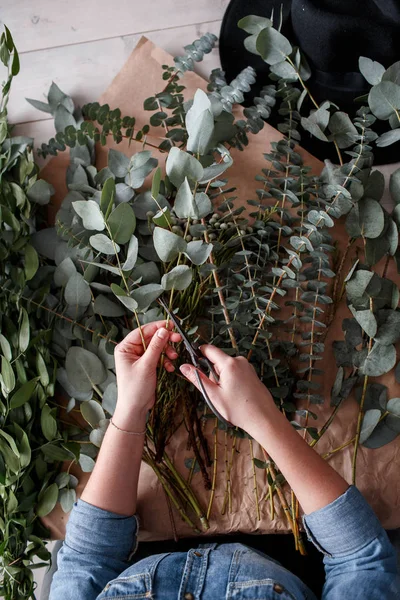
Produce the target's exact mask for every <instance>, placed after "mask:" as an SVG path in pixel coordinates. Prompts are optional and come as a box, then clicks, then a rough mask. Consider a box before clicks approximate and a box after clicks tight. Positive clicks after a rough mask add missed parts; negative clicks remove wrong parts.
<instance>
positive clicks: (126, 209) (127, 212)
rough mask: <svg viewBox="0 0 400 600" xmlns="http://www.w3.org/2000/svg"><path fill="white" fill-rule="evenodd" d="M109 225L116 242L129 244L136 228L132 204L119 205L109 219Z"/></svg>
mask: <svg viewBox="0 0 400 600" xmlns="http://www.w3.org/2000/svg"><path fill="white" fill-rule="evenodd" d="M107 225H108V228H109V230H110V234H111V236H112V239H113V240H114V242H117V243H118V244H126V243H128V242H129V240H130V239H131V236H132V234H133V232H134V231H135V227H136V216H135V213H134V212H133V209H132V207H131V206H130V204H118V206H117V207H116V208H115V209H114V210H113V211H112V213H111V215H110V216H109V217H108V220H107Z"/></svg>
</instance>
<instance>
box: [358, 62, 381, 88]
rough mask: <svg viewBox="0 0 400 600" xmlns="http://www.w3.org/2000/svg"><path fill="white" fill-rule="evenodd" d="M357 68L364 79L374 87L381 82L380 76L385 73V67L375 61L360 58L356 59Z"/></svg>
mask: <svg viewBox="0 0 400 600" xmlns="http://www.w3.org/2000/svg"><path fill="white" fill-rule="evenodd" d="M358 67H359V69H360V71H361V73H362V75H364V77H365V79H366V80H367V81H368V83H370V84H371V85H376V84H378V83H379V82H380V81H381V80H382V75H383V74H384V72H385V67H384V66H382V65H381V64H380V63H378V62H377V61H375V60H371V59H370V58H366V57H365V56H360V58H359V59H358Z"/></svg>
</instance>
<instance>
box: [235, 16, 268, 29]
mask: <svg viewBox="0 0 400 600" xmlns="http://www.w3.org/2000/svg"><path fill="white" fill-rule="evenodd" d="M237 25H238V27H239V28H240V29H244V31H246V32H247V33H260V31H262V30H263V29H265V27H272V21H271V20H270V19H267V18H266V17H259V16H257V15H248V16H247V17H243V19H240V21H238V24H237Z"/></svg>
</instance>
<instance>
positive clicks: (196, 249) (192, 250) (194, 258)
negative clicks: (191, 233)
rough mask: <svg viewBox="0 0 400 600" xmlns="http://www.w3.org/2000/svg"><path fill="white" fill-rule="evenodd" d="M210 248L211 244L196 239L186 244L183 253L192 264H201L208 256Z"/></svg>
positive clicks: (211, 247)
mask: <svg viewBox="0 0 400 600" xmlns="http://www.w3.org/2000/svg"><path fill="white" fill-rule="evenodd" d="M212 249H213V245H212V244H206V243H204V242H202V241H201V240H196V241H194V242H189V243H188V244H187V246H186V250H185V252H184V254H185V256H187V257H188V258H189V259H190V261H191V262H192V263H193V264H194V265H202V264H204V263H205V262H206V260H207V259H208V257H209V256H210V254H211V252H212Z"/></svg>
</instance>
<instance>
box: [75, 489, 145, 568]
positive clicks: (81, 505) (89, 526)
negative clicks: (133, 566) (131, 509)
mask: <svg viewBox="0 0 400 600" xmlns="http://www.w3.org/2000/svg"><path fill="white" fill-rule="evenodd" d="M137 532H138V522H137V518H136V517H135V516H133V517H124V516H122V515H117V514H116V513H112V512H108V511H107V510H103V509H101V508H98V507H97V506H93V505H92V504H89V503H88V502H84V500H78V502H76V503H75V505H74V508H73V510H72V512H71V515H70V517H69V520H68V523H67V533H66V537H65V543H66V544H67V545H68V546H69V547H70V548H72V549H73V550H75V551H76V552H81V553H82V554H86V553H90V554H99V555H102V556H106V555H109V556H111V557H113V558H114V559H117V560H122V561H128V560H129V559H130V557H131V556H132V554H133V553H134V552H135V550H136V547H137Z"/></svg>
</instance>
